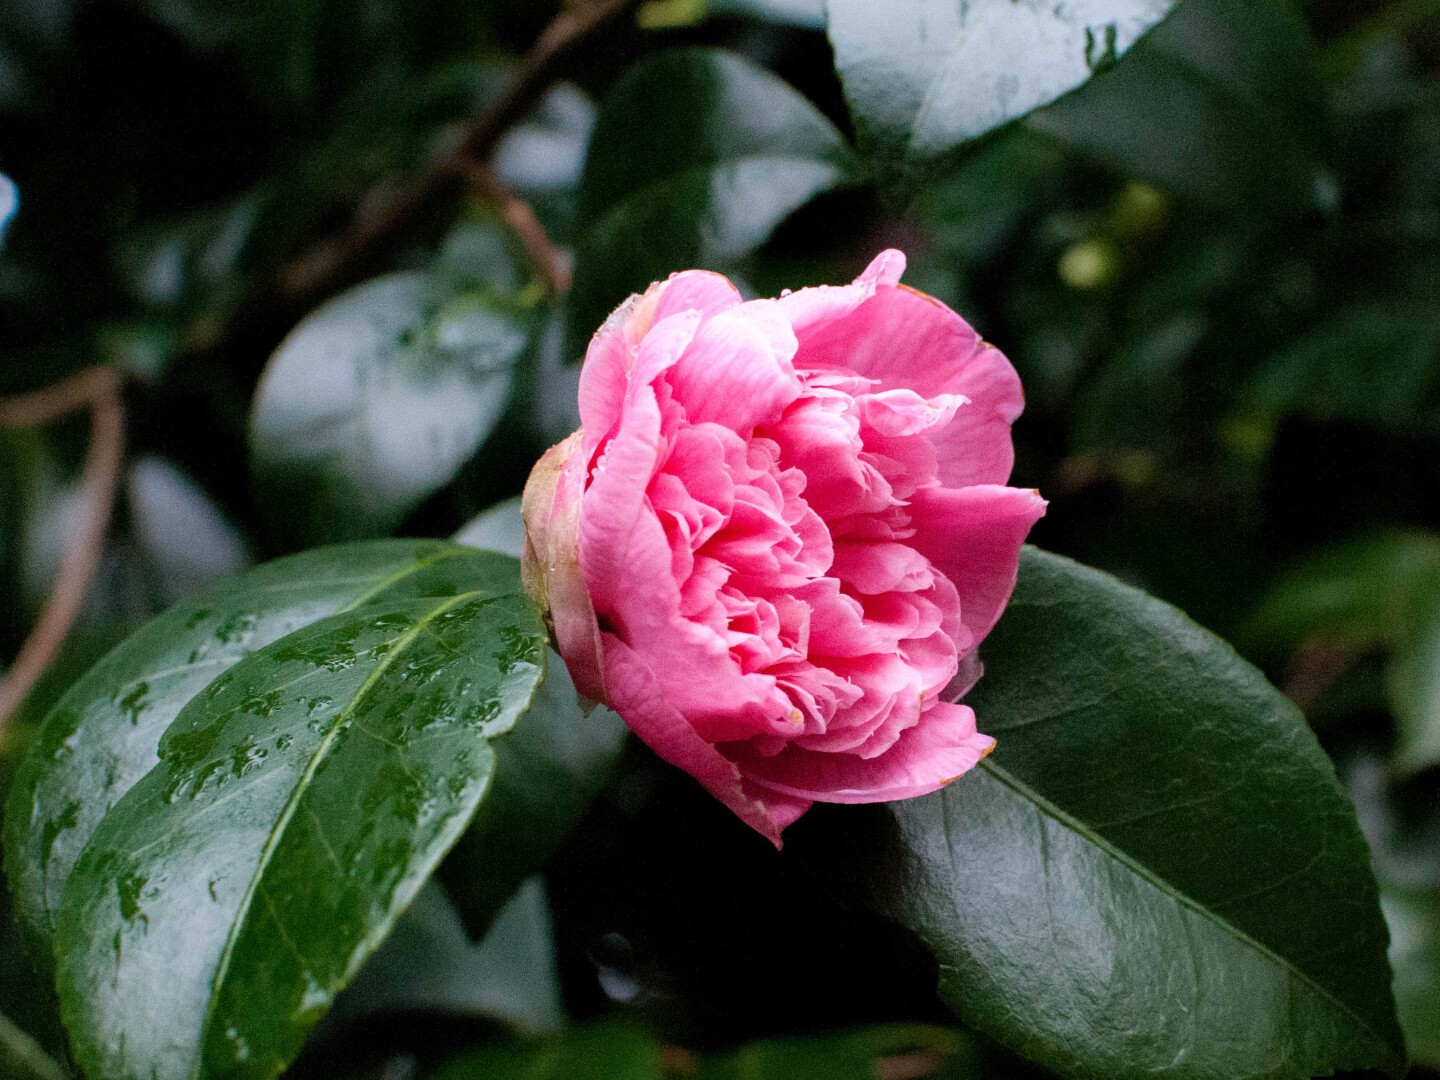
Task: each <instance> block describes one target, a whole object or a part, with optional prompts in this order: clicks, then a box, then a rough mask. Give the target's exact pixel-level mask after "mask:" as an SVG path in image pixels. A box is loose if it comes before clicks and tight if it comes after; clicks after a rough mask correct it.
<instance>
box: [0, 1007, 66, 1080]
mask: <svg viewBox="0 0 1440 1080" xmlns="http://www.w3.org/2000/svg"><path fill="white" fill-rule="evenodd" d="M66 1075H67V1074H66V1072H65V1070H64V1069H62V1068H61V1067H60V1066H59V1065H57V1064H55V1062H53V1061H51V1060H50V1058H49V1056H47V1055H46V1053H45V1051H44V1050H42V1049H40V1046H39V1044H37V1043H36V1042H35V1040H34V1039H32V1038H30V1036H29V1035H26V1034H25V1032H23V1031H21V1030H20V1029H19V1028H18V1027H16V1026H15V1025H14V1024H13V1023H12V1022H11V1021H10V1020H9V1019H7V1018H6V1017H4V1016H0V1076H3V1077H5V1080H65V1078H66Z"/></svg>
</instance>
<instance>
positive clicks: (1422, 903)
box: [1382, 888, 1440, 1069]
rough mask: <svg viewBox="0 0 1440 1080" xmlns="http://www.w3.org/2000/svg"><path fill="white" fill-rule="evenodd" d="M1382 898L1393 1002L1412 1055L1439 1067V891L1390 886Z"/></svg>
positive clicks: (1425, 1062)
mask: <svg viewBox="0 0 1440 1080" xmlns="http://www.w3.org/2000/svg"><path fill="white" fill-rule="evenodd" d="M1382 902H1383V904H1384V906H1385V918H1386V921H1387V922H1388V923H1389V924H1390V963H1391V964H1393V965H1394V967H1395V1002H1396V1005H1397V1006H1398V1007H1399V1010H1400V1024H1401V1026H1402V1027H1403V1028H1404V1029H1405V1041H1406V1043H1407V1044H1408V1045H1409V1048H1410V1057H1411V1059H1412V1060H1414V1061H1415V1063H1416V1064H1419V1065H1428V1066H1430V1067H1431V1068H1437V1069H1440V895H1437V894H1436V893H1435V892H1433V891H1425V890H1407V889H1400V888H1396V889H1387V890H1386V892H1385V894H1384V897H1383V898H1382Z"/></svg>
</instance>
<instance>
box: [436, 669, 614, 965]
mask: <svg viewBox="0 0 1440 1080" xmlns="http://www.w3.org/2000/svg"><path fill="white" fill-rule="evenodd" d="M547 671H548V672H549V674H548V676H547V677H546V679H545V682H544V683H543V684H542V685H541V687H540V689H539V691H538V692H537V693H536V695H535V701H534V703H533V704H532V705H531V707H530V711H529V712H528V713H527V714H526V717H525V723H524V724H521V725H520V726H519V727H517V728H516V729H515V730H514V731H513V732H511V733H510V734H509V735H507V736H506V737H505V738H503V739H497V740H496V741H495V755H496V762H497V765H496V770H495V782H494V785H493V788H492V790H491V792H490V794H489V795H488V796H487V798H486V799H485V803H484V805H483V806H482V807H481V808H480V812H479V813H478V814H477V815H476V816H475V821H474V824H472V825H471V826H470V828H469V830H468V831H467V832H466V833H465V835H464V836H463V837H462V838H461V840H460V842H459V844H458V845H456V848H455V851H454V852H453V853H452V854H451V856H450V858H449V859H448V860H446V863H445V866H444V867H443V868H442V870H441V879H442V880H443V882H444V884H445V888H446V890H447V891H448V892H449V893H450V895H451V896H452V897H453V898H454V899H455V901H456V903H457V905H458V906H459V908H460V914H461V916H462V917H463V919H464V921H465V925H466V927H467V928H468V929H469V930H470V933H471V936H473V937H479V936H480V935H481V934H483V933H484V932H485V931H486V929H487V928H488V927H489V925H490V920H491V919H492V918H494V917H495V913H496V912H497V911H499V910H500V908H501V907H502V906H503V905H504V904H505V902H506V901H507V900H509V899H510V895H511V893H513V892H514V890H515V888H516V886H517V885H519V884H520V882H521V881H522V880H524V879H525V878H526V877H528V876H529V875H531V874H533V873H534V872H535V871H537V870H539V869H540V868H541V867H542V866H543V865H544V864H545V862H546V861H547V860H548V859H549V858H550V856H551V855H553V854H554V853H555V851H556V850H557V849H558V848H559V847H560V844H561V843H562V842H563V841H564V839H565V837H566V836H568V835H569V833H570V831H571V829H573V828H574V827H575V825H576V824H577V823H578V822H579V820H580V817H581V815H583V814H584V813H585V810H586V809H587V808H588V807H589V806H590V803H591V802H592V801H593V800H594V798H595V796H596V795H598V794H599V793H600V790H601V788H603V787H604V786H605V782H606V781H607V780H608V779H609V778H610V774H611V771H612V769H613V767H614V765H615V763H616V761H617V760H618V759H619V757H620V751H621V749H622V748H623V747H624V744H625V734H626V731H627V729H626V727H625V724H624V722H623V721H622V720H621V719H620V718H619V717H618V716H616V715H615V713H613V712H611V711H610V710H609V709H607V708H605V707H604V706H599V705H594V704H591V703H588V702H587V703H585V704H584V705H583V706H582V703H581V701H580V699H579V697H578V695H577V694H576V692H575V684H574V683H573V682H572V681H571V679H570V673H569V672H568V671H567V670H566V668H565V664H564V662H563V661H562V660H561V659H560V657H559V656H558V655H556V654H555V653H553V652H552V653H550V656H549V661H548V664H547Z"/></svg>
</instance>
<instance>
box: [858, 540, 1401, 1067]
mask: <svg viewBox="0 0 1440 1080" xmlns="http://www.w3.org/2000/svg"><path fill="white" fill-rule="evenodd" d="M982 653H983V657H984V660H985V664H986V669H987V670H986V675H985V677H984V678H983V679H982V680H981V681H980V684H979V685H978V687H977V688H976V692H975V693H974V694H973V695H972V696H971V698H970V703H971V704H973V705H974V708H975V711H976V714H977V716H978V717H979V718H980V723H981V726H982V728H983V729H984V730H986V731H988V732H990V733H991V734H993V735H995V736H996V738H997V739H998V741H999V746H998V748H997V750H996V752H995V754H994V755H993V756H992V757H991V758H990V759H988V760H987V761H986V762H985V763H984V764H983V765H982V766H981V768H979V769H977V770H976V771H975V772H974V773H972V774H971V775H969V776H966V777H964V778H962V779H960V780H958V781H956V782H955V783H953V784H951V785H950V786H949V787H947V788H945V789H944V790H943V791H940V792H937V793H936V794H934V795H929V796H925V797H923V798H920V799H914V800H910V801H907V802H900V803H892V804H890V805H889V806H888V807H885V808H884V809H882V810H880V811H878V818H877V819H874V824H875V826H876V837H875V843H872V844H866V845H862V842H861V840H859V839H858V838H857V837H856V836H855V835H854V834H853V832H851V834H850V835H849V836H848V838H847V840H846V841H845V844H846V846H848V847H849V849H850V850H851V851H852V852H855V853H856V854H853V855H851V857H850V862H849V863H848V864H846V869H847V870H849V871H850V872H855V871H857V870H858V871H859V872H861V873H862V874H863V875H865V877H866V878H867V879H868V882H869V887H870V889H871V892H872V895H873V899H874V901H875V902H876V903H877V904H878V905H879V906H880V908H881V909H882V910H883V911H885V912H886V913H887V914H889V915H891V916H892V917H894V918H896V919H897V920H898V921H899V922H901V923H902V924H904V925H905V926H907V927H909V928H911V929H912V930H914V931H916V932H917V933H918V934H919V935H920V936H921V937H922V938H923V939H924V940H925V941H926V942H927V943H928V945H929V946H930V947H931V948H932V949H933V950H934V952H935V955H936V957H937V959H938V961H939V963H940V972H941V986H940V993H941V997H942V998H943V999H944V1000H945V1002H946V1003H947V1004H948V1005H949V1006H950V1007H951V1008H952V1009H954V1010H955V1011H956V1013H957V1014H958V1015H959V1016H960V1017H961V1018H962V1019H963V1020H964V1021H965V1022H966V1023H969V1024H972V1025H974V1026H976V1027H978V1028H980V1029H981V1030H983V1031H986V1032H988V1033H989V1034H991V1035H993V1036H995V1037H997V1038H999V1039H1000V1040H1001V1041H1003V1042H1005V1043H1007V1044H1008V1045H1010V1046H1011V1047H1012V1048H1013V1049H1016V1050H1018V1051H1019V1052H1021V1053H1023V1054H1025V1055H1026V1056H1028V1057H1031V1058H1033V1059H1034V1060H1036V1061H1038V1062H1040V1063H1041V1064H1043V1065H1046V1066H1048V1067H1050V1068H1053V1069H1056V1070H1057V1071H1059V1072H1062V1073H1063V1074H1065V1075H1068V1076H1082V1077H1113V1078H1128V1077H1136V1078H1138V1077H1143V1076H1153V1075H1155V1074H1156V1073H1162V1074H1163V1075H1165V1076H1167V1077H1175V1078H1177V1080H1178V1078H1201V1077H1205V1078H1214V1080H1220V1078H1225V1080H1235V1078H1240V1077H1270V1078H1285V1077H1294V1078H1297V1080H1299V1078H1308V1077H1311V1076H1315V1075H1328V1074H1330V1073H1331V1072H1333V1071H1336V1070H1344V1069H1361V1068H1367V1067H1379V1068H1384V1069H1387V1070H1390V1071H1392V1072H1397V1073H1398V1072H1399V1071H1400V1070H1401V1069H1402V1068H1403V1065H1404V1061H1405V1051H1404V1043H1403V1041H1402V1038H1401V1034H1400V1031H1399V1028H1398V1026H1397V1024H1396V1020H1395V1012H1394V1005H1393V1002H1392V998H1391V994H1390V970H1389V967H1388V964H1387V962H1386V958H1385V950H1386V931H1385V925H1384V922H1383V921H1382V919H1381V915H1380V909H1379V905H1378V901H1377V889H1376V885H1375V881H1374V878H1373V876H1372V874H1371V871H1370V861H1369V853H1368V850H1367V848H1366V846H1365V841H1364V840H1363V839H1362V837H1361V835H1360V832H1359V829H1358V827H1357V826H1356V823H1355V813H1354V810H1353V808H1352V807H1351V805H1350V803H1349V802H1348V800H1347V799H1346V797H1345V795H1344V793H1343V792H1342V790H1341V788H1340V786H1339V784H1338V782H1337V781H1336V779H1335V775H1334V772H1333V770H1332V769H1331V767H1330V764H1329V762H1328V760H1327V759H1326V757H1325V755H1324V753H1323V752H1322V751H1321V750H1320V748H1319V746H1318V745H1317V744H1316V742H1315V739H1314V737H1313V735H1311V733H1310V731H1309V729H1308V728H1307V727H1306V726H1305V723H1304V720H1303V719H1302V718H1301V716H1300V714H1299V712H1298V711H1297V710H1296V709H1295V708H1294V706H1293V705H1291V704H1290V703H1289V702H1288V701H1287V700H1286V699H1285V698H1284V697H1282V696H1281V695H1280V694H1279V693H1278V692H1277V691H1276V690H1275V689H1274V688H1273V687H1271V686H1270V685H1269V684H1267V683H1266V682H1265V681H1264V679H1263V678H1262V677H1261V676H1260V674H1259V673H1258V672H1257V671H1256V670H1255V669H1254V668H1252V667H1250V666H1249V665H1248V664H1246V663H1245V662H1244V661H1242V660H1241V659H1240V658H1239V657H1237V656H1236V655H1235V654H1234V653H1233V652H1232V651H1231V650H1230V649H1229V648H1228V647H1227V646H1226V645H1225V644H1224V643H1222V642H1221V641H1219V640H1218V639H1216V638H1214V637H1213V636H1211V635H1210V634H1209V633H1207V632H1206V631H1204V630H1202V629H1201V628H1199V627H1198V626H1196V625H1195V624H1193V623H1191V622H1190V621H1189V620H1187V619H1186V618H1184V617H1183V616H1182V615H1181V614H1180V613H1179V612H1177V611H1175V610H1174V609H1173V608H1170V607H1168V606H1167V605H1165V604H1162V603H1161V602H1159V601H1157V600H1154V599H1152V598H1150V597H1147V596H1145V595H1144V594H1143V593H1140V592H1138V591H1137V590H1135V589H1132V588H1130V587H1128V586H1125V585H1122V584H1120V583H1119V582H1117V581H1115V580H1114V579H1112V578H1110V577H1108V576H1106V575H1104V574H1101V573H1099V572H1097V571H1094V570H1089V569H1087V568H1084V567H1081V566H1079V565H1077V564H1075V563H1072V562H1069V561H1068V560H1065V559H1062V558H1059V557H1057V556H1054V555H1049V554H1045V553H1043V552H1039V551H1035V550H1027V552H1026V553H1025V556H1024V559H1023V562H1022V568H1021V575H1020V584H1019V587H1018V588H1017V590H1016V593H1015V598H1014V600H1013V601H1012V602H1011V605H1010V607H1009V609H1008V610H1007V612H1006V614H1005V616H1004V618H1003V619H1002V620H1001V622H1000V624H999V626H998V627H997V628H996V630H995V632H994V634H993V635H992V636H991V637H990V638H989V639H987V641H986V644H985V647H984V649H983V650H982ZM837 843H838V841H837ZM877 844H878V848H877V846H876V845H877ZM861 852H863V854H859V853H861Z"/></svg>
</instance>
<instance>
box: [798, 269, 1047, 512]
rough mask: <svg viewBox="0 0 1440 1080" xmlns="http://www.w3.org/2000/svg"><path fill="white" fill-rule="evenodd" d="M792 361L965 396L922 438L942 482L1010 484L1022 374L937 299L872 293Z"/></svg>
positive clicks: (895, 291) (884, 385)
mask: <svg viewBox="0 0 1440 1080" xmlns="http://www.w3.org/2000/svg"><path fill="white" fill-rule="evenodd" d="M795 362H796V365H797V366H798V367H818V368H822V369H828V368H839V369H845V370H850V371H854V372H855V373H856V374H859V375H862V376H864V377H866V378H869V379H876V380H878V381H879V384H880V388H881V389H882V390H901V389H904V390H913V391H915V392H916V393H917V394H919V395H920V396H921V397H923V398H938V397H940V395H942V394H959V395H962V396H963V397H965V398H968V399H969V401H968V403H967V404H965V405H962V406H960V409H959V411H958V412H957V413H956V414H955V418H954V419H953V420H951V421H950V423H949V424H947V425H945V426H944V427H943V428H936V429H933V430H931V431H930V432H929V433H928V437H929V439H930V441H931V443H932V444H933V445H934V446H935V450H936V455H937V458H938V463H939V470H940V472H939V475H940V481H941V482H942V483H944V484H946V485H948V486H951V487H959V486H962V485H965V484H1003V483H1004V482H1005V481H1006V480H1007V479H1009V477H1010V469H1011V466H1012V465H1013V464H1014V461H1015V452H1014V448H1013V446H1012V444H1011V441H1010V425H1011V424H1012V423H1014V421H1015V418H1016V417H1017V416H1019V415H1020V412H1021V410H1022V409H1023V408H1024V406H1025V398H1024V395H1023V394H1022V393H1021V390H1020V377H1019V376H1018V375H1016V374H1015V369H1014V368H1013V367H1012V366H1011V365H1010V361H1009V360H1007V359H1005V357H1004V355H1003V354H1001V352H1000V351H999V350H998V349H996V348H994V347H993V346H991V345H987V344H985V343H984V342H983V341H981V340H980V339H979V337H977V336H976V334H975V331H974V330H973V329H972V328H971V326H970V324H969V323H967V322H966V321H965V320H964V319H962V318H961V317H960V316H959V315H957V314H955V312H953V311H951V310H950V309H949V308H948V307H946V306H945V305H944V304H942V303H941V302H940V301H939V300H936V299H934V298H933V297H930V296H926V295H925V294H924V293H920V292H916V291H915V290H914V289H910V288H906V287H905V286H903V285H902V286H898V287H886V288H880V289H877V290H876V292H875V295H874V296H873V297H871V298H870V299H869V300H867V301H866V302H865V303H863V304H861V305H860V306H859V307H857V308H855V309H854V311H852V312H850V313H849V314H848V315H846V316H844V317H843V318H839V319H835V320H834V321H832V322H830V323H829V324H827V325H826V326H825V327H824V328H823V329H820V330H818V331H817V332H816V333H814V334H813V335H811V336H809V338H808V339H805V340H802V343H801V350H800V352H799V354H798V355H797V356H796V360H795Z"/></svg>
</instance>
